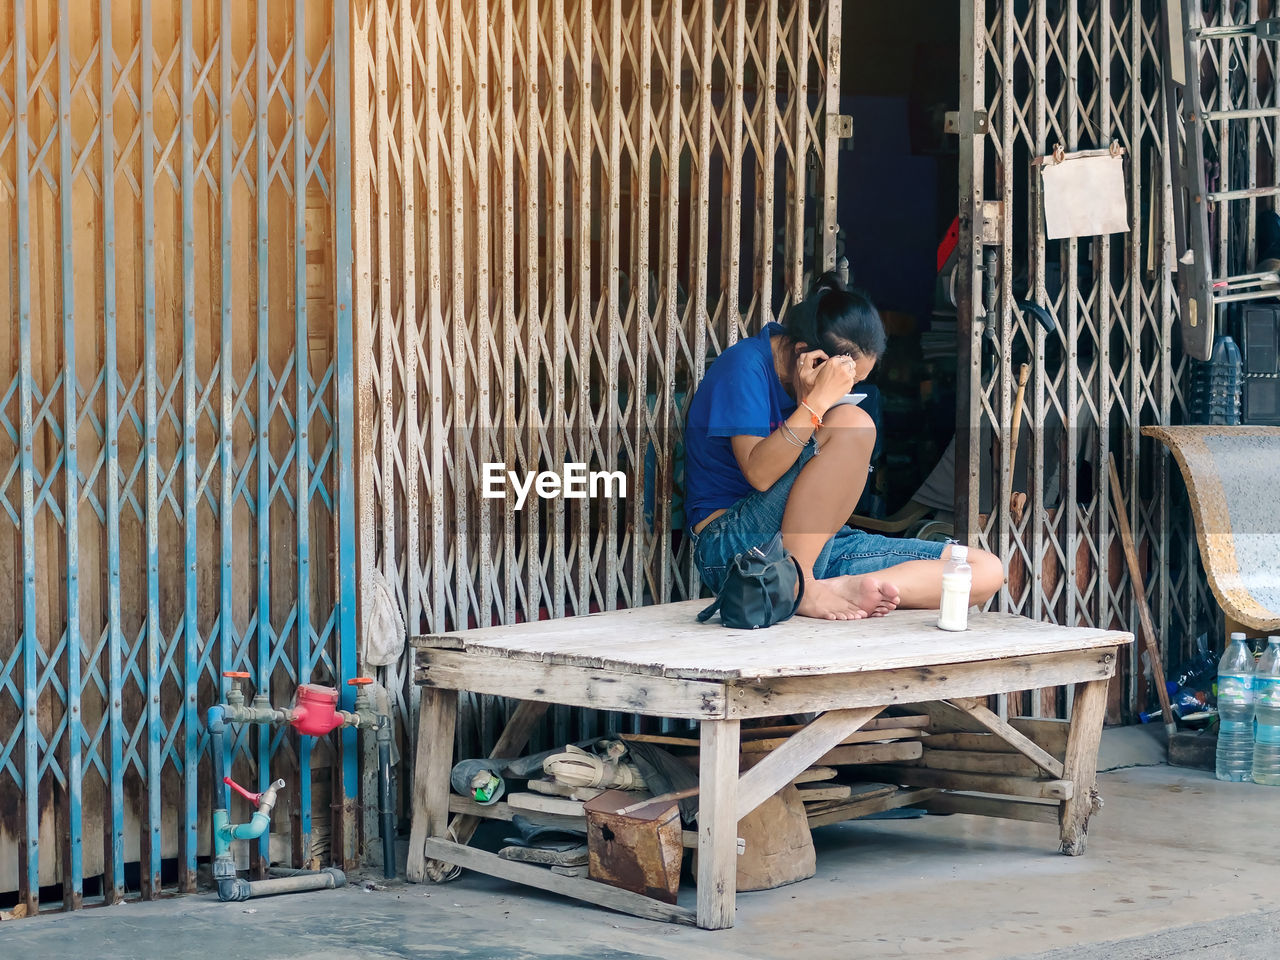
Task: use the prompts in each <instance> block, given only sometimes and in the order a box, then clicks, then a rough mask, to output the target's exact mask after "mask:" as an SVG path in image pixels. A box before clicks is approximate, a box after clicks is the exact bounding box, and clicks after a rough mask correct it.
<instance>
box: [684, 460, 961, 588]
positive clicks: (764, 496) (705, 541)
mask: <svg viewBox="0 0 1280 960" xmlns="http://www.w3.org/2000/svg"><path fill="white" fill-rule="evenodd" d="M814 454H815V447H814V445H813V444H812V443H810V444H809V445H807V446H806V447H805V449H804V450H803V451H801V453H800V458H799V459H798V460H797V461H796V462H795V463H794V464H793V465H792V467H791V469H790V470H788V471H787V472H786V473H784V474H783V475H782V476H781V477H779V478H778V480H777V482H775V483H774V485H773V486H771V487H770V488H769V489H768V490H758V491H756V492H755V493H752V494H749V495H748V496H745V497H743V498H742V499H741V500H739V501H738V502H737V503H735V504H734V505H733V506H731V507H730V508H729V509H728V510H726V511H725V512H724V513H722V514H720V516H718V517H716V518H715V519H714V520H712V521H711V522H710V523H709V524H707V525H706V526H705V527H703V528H702V530H701V532H699V533H696V534H691V537H692V540H693V562H694V564H695V565H696V566H697V568H698V573H699V574H701V575H702V581H703V583H705V584H707V586H709V587H710V588H711V589H712V590H716V591H718V590H719V589H720V586H721V584H722V583H723V581H724V574H725V570H727V569H728V567H729V565H730V564H731V563H732V562H733V558H734V557H736V556H737V555H738V554H740V553H746V552H747V551H748V550H750V549H751V548H752V547H762V546H764V545H766V544H767V543H768V542H769V541H770V540H772V539H773V538H774V536H775V535H776V534H777V533H778V532H779V531H780V530H781V529H782V514H783V512H784V511H785V510H786V508H787V498H788V497H790V496H791V487H792V485H793V484H794V483H795V482H796V477H798V476H799V475H800V470H801V469H802V468H803V467H804V465H805V464H806V463H808V462H809V460H810V459H812V458H813V456H814ZM946 548H947V545H946V544H945V543H938V542H936V541H933V540H904V539H901V538H898V537H885V536H881V535H880V534H877V533H867V532H865V531H863V530H854V529H853V528H852V527H847V526H846V527H841V528H840V529H839V530H838V531H836V533H835V535H834V536H832V537H831V539H830V540H828V541H827V543H826V546H824V547H823V548H822V552H821V553H819V554H818V559H817V560H816V561H815V562H814V564H813V575H814V577H815V578H817V579H819V580H825V579H827V578H828V577H837V576H840V575H842V574H863V573H875V572H876V571H878V570H884V569H886V568H887V567H893V566H897V565H898V564H899V563H906V562H908V561H910V560H937V559H939V558H940V557H941V556H942V551H943V550H945V549H946Z"/></svg>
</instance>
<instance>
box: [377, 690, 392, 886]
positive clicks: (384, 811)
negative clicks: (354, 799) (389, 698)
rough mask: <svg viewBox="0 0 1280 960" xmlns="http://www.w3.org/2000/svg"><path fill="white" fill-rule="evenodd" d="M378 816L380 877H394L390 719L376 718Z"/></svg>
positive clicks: (390, 878)
mask: <svg viewBox="0 0 1280 960" xmlns="http://www.w3.org/2000/svg"><path fill="white" fill-rule="evenodd" d="M377 731H378V816H379V818H380V823H379V833H381V834H382V875H383V876H384V877H386V878H387V879H388V880H393V879H395V875H396V823H395V810H393V809H392V806H391V718H390V717H388V716H386V715H383V716H380V717H378V727H377Z"/></svg>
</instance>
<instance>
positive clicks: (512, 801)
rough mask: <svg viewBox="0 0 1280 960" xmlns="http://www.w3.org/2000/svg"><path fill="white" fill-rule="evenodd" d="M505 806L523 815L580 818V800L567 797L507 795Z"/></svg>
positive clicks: (524, 794) (538, 794)
mask: <svg viewBox="0 0 1280 960" xmlns="http://www.w3.org/2000/svg"><path fill="white" fill-rule="evenodd" d="M507 806H509V807H510V808H511V809H512V810H514V811H518V812H519V813H521V814H523V813H525V812H530V811H531V812H534V813H551V814H555V815H556V816H559V817H582V816H585V814H584V813H583V810H582V801H581V800H570V799H569V798H567V797H548V796H544V795H542V794H540V793H509V794H507Z"/></svg>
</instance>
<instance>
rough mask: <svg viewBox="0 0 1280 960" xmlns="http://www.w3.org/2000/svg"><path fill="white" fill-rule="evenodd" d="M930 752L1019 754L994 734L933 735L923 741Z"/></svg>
mask: <svg viewBox="0 0 1280 960" xmlns="http://www.w3.org/2000/svg"><path fill="white" fill-rule="evenodd" d="M921 742H922V743H923V744H924V746H925V748H926V749H928V750H975V751H980V752H982V753H1017V752H1018V751H1017V750H1015V749H1014V748H1013V745H1012V744H1009V743H1005V742H1004V741H1003V740H1001V739H1000V738H999V737H997V736H996V735H995V734H994V733H931V734H930V735H929V736H927V737H926V738H925V739H924V740H923V741H921Z"/></svg>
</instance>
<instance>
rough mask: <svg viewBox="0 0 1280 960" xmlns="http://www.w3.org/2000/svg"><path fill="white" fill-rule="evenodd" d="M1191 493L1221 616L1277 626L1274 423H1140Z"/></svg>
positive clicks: (1279, 505) (1278, 457)
mask: <svg viewBox="0 0 1280 960" xmlns="http://www.w3.org/2000/svg"><path fill="white" fill-rule="evenodd" d="M1142 432H1143V433H1144V434H1145V435H1146V436H1148V437H1154V438H1156V439H1157V440H1159V441H1160V442H1161V443H1163V444H1165V445H1166V446H1167V447H1168V448H1169V449H1170V450H1171V451H1172V452H1173V456H1174V459H1175V460H1177V461H1178V466H1179V468H1181V470H1182V477H1183V479H1184V480H1185V481H1186V483H1187V492H1188V493H1189V494H1190V497H1191V510H1192V515H1193V517H1194V518H1195V526H1196V539H1197V540H1198V541H1199V543H1200V555H1201V557H1202V558H1203V561H1204V567H1205V572H1206V573H1207V574H1208V577H1209V587H1210V588H1211V589H1212V590H1213V595H1214V596H1215V597H1217V598H1218V603H1220V604H1221V605H1222V609H1223V611H1224V612H1225V613H1226V614H1227V616H1229V617H1231V618H1232V619H1234V620H1236V621H1238V622H1239V623H1241V624H1243V625H1244V626H1246V627H1249V628H1250V629H1253V630H1267V631H1270V630H1276V629H1280V487H1278V486H1277V484H1276V477H1275V469H1276V464H1277V463H1280V427H1225V426H1223V427H1218V426H1212V427H1144V428H1143V430H1142Z"/></svg>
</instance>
